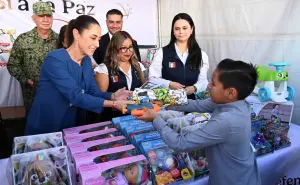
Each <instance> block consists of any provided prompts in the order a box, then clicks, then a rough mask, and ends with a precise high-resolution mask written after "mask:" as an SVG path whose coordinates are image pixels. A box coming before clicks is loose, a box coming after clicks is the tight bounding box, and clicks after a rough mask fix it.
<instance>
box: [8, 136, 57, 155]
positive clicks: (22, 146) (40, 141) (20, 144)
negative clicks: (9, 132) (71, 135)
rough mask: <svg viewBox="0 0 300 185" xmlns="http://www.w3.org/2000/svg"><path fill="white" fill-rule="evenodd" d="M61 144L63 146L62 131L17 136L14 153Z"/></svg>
mask: <svg viewBox="0 0 300 185" xmlns="http://www.w3.org/2000/svg"><path fill="white" fill-rule="evenodd" d="M59 146H63V137H62V133H61V132H54V133H49V134H40V135H31V136H21V137H15V138H14V147H13V154H21V153H26V152H32V151H38V150H43V149H48V148H54V147H59Z"/></svg>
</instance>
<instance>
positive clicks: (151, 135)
mask: <svg viewBox="0 0 300 185" xmlns="http://www.w3.org/2000/svg"><path fill="white" fill-rule="evenodd" d="M157 139H160V134H159V133H158V132H157V131H154V132H148V133H143V134H138V135H135V136H133V139H132V141H131V142H132V144H134V146H135V147H137V148H138V149H140V144H141V143H143V142H146V141H152V140H157Z"/></svg>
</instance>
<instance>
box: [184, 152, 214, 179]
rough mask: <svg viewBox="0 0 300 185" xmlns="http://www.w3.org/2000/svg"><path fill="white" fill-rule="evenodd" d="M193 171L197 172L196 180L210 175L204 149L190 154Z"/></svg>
mask: <svg viewBox="0 0 300 185" xmlns="http://www.w3.org/2000/svg"><path fill="white" fill-rule="evenodd" d="M188 154H189V158H190V160H191V163H192V166H193V169H194V171H195V178H201V177H203V176H205V175H207V174H208V173H209V166H208V162H207V158H206V154H205V151H204V150H203V149H200V150H197V151H193V152H189V153H188Z"/></svg>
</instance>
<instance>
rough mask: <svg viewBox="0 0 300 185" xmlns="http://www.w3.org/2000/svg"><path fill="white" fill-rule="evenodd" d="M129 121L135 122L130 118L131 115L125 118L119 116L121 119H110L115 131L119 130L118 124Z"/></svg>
mask: <svg viewBox="0 0 300 185" xmlns="http://www.w3.org/2000/svg"><path fill="white" fill-rule="evenodd" d="M130 120H136V117H135V116H132V115H127V116H121V117H116V118H112V123H113V124H114V126H115V127H116V128H117V129H119V124H120V122H123V121H130Z"/></svg>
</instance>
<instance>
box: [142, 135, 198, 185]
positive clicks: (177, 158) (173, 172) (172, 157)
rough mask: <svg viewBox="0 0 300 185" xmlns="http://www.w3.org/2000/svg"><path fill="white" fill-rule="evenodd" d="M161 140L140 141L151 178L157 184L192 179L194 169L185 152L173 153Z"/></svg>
mask: <svg viewBox="0 0 300 185" xmlns="http://www.w3.org/2000/svg"><path fill="white" fill-rule="evenodd" d="M164 145H165V143H163V142H162V141H161V140H154V141H149V142H144V143H142V145H141V147H142V149H143V152H144V153H145V154H146V157H147V159H148V160H149V161H150V164H151V166H152V170H153V179H155V182H156V183H157V184H171V183H174V182H178V181H181V180H193V178H194V170H193V167H192V164H191V161H190V159H189V157H188V155H187V153H175V152H174V151H172V150H171V149H170V148H169V147H168V146H166V145H165V146H164Z"/></svg>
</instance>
